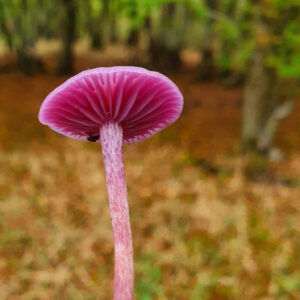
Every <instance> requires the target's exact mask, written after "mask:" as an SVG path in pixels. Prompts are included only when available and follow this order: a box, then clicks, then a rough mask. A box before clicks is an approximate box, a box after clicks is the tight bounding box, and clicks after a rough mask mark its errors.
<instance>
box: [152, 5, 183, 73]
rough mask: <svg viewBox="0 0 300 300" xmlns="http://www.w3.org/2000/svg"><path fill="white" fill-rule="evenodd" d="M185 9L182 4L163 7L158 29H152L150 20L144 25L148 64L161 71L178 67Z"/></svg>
mask: <svg viewBox="0 0 300 300" xmlns="http://www.w3.org/2000/svg"><path fill="white" fill-rule="evenodd" d="M186 13H187V11H186V8H185V6H184V5H183V4H182V3H178V2H177V3H168V4H166V5H164V6H163V9H162V15H161V23H160V26H159V28H153V27H152V26H151V25H152V24H151V22H149V21H150V19H148V21H147V23H146V27H147V28H148V32H149V36H150V38H149V40H150V43H149V58H150V64H151V65H153V66H155V67H156V68H159V69H161V70H165V71H168V70H171V71H174V70H177V69H178V68H179V67H180V64H181V61H180V51H181V47H182V43H183V40H184V36H185V35H184V33H185V28H186Z"/></svg>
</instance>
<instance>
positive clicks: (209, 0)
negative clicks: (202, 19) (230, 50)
mask: <svg viewBox="0 0 300 300" xmlns="http://www.w3.org/2000/svg"><path fill="white" fill-rule="evenodd" d="M205 2H206V6H207V8H208V9H209V10H211V11H215V10H216V9H217V6H218V3H217V0H205ZM213 24H214V19H213V18H212V17H210V16H209V17H208V19H207V21H206V24H205V33H204V37H203V39H202V45H203V48H202V50H201V62H200V64H199V67H198V75H197V77H198V80H200V81H207V80H211V79H212V77H213V76H214V51H213V39H214V32H213Z"/></svg>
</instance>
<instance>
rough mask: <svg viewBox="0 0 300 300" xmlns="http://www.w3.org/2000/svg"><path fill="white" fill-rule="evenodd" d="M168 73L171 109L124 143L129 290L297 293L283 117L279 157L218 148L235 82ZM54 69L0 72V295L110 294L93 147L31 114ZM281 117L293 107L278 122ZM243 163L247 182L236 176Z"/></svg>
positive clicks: (284, 299) (293, 154)
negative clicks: (171, 120) (177, 98)
mask: <svg viewBox="0 0 300 300" xmlns="http://www.w3.org/2000/svg"><path fill="white" fill-rule="evenodd" d="M16 79H17V80H16ZM174 79H175V81H176V82H177V83H179V85H180V86H181V88H182V89H183V90H184V93H185V95H186V101H187V103H186V108H185V112H184V115H183V117H182V118H181V120H180V121H179V122H178V123H176V124H175V125H174V126H172V127H170V128H169V129H167V130H166V131H164V132H162V133H160V134H158V135H156V136H155V137H153V138H151V139H150V140H148V141H145V142H144V143H141V144H137V145H132V146H128V147H126V148H125V149H124V152H125V153H124V154H125V161H126V176H127V182H128V192H129V202H130V211H131V222H132V231H133V238H134V250H135V271H136V298H137V300H148V299H156V300H166V299H168V300H170V299H174V300H202V299H210V300H221V299H222V300H223V299H236V300H256V299H262V300H271V299H272V300H273V299H278V300H288V299H299V298H300V260H299V253H300V203H299V195H300V192H299V187H298V186H297V176H298V177H299V173H300V154H299V149H300V147H299V141H295V132H297V128H293V130H292V131H291V133H290V136H291V138H290V139H288V137H286V136H284V139H283V140H279V143H280V141H284V143H285V144H284V145H287V146H286V148H285V151H286V152H287V153H289V155H290V157H289V161H285V162H284V163H281V164H273V165H271V166H269V167H268V168H266V166H265V165H264V163H263V162H260V161H259V159H257V158H253V157H241V156H238V155H236V154H235V153H236V152H235V151H233V150H232V148H233V146H232V145H234V143H235V142H236V138H237V136H238V125H237V124H238V121H239V108H238V106H237V105H235V103H236V101H237V99H239V97H240V91H238V90H236V91H223V90H222V88H221V87H219V86H217V85H205V86H199V85H197V84H194V83H191V82H190V81H189V79H187V77H186V76H185V75H182V77H179V76H174ZM62 80H63V78H55V77H51V76H40V77H34V78H26V77H24V76H23V75H20V74H9V75H1V78H0V81H1V82H2V83H3V82H4V83H5V84H3V85H1V86H0V99H1V100H0V101H1V105H2V103H3V104H4V106H3V107H4V109H3V111H2V109H1V114H0V138H1V140H0V141H1V143H0V147H1V148H0V168H1V173H0V299H8V300H15V299H16V300H18V299H22V300H23V299H26V300H27V299H45V300H46V299H47V300H48V299H76V300H77V299H100V300H101V299H104V300H105V299H112V282H113V243H112V232H111V226H110V217H109V211H108V203H107V195H106V188H105V178H104V169H103V164H102V158H101V149H100V146H99V145H95V144H91V143H82V142H77V141H72V140H70V139H67V138H64V137H62V136H59V135H57V134H55V133H52V132H50V130H49V129H47V128H43V127H42V126H41V125H39V124H38V122H37V120H36V115H37V111H38V108H39V105H40V102H41V100H42V99H43V97H44V96H45V95H46V94H47V93H48V92H49V91H50V90H51V89H52V88H54V87H55V86H56V84H58V82H61V81H62ZM204 93H206V94H204ZM218 97H222V99H227V98H228V101H227V102H226V105H225V107H224V106H222V105H223V104H222V105H221V107H218V106H217V105H216V106H214V102H213V99H218ZM202 98H203V102H202V104H201V105H199V106H197V99H201V101H202ZM205 99H210V100H211V102H210V101H207V102H205ZM215 103H219V102H218V101H217V100H216V102H215ZM232 103H233V104H232ZM296 113H297V114H298V113H299V112H297V111H296ZM216 114H218V115H219V116H222V118H220V117H215V116H216ZM298 116H299V114H298ZM298 119H299V117H298ZM293 120H294V121H293ZM289 122H290V123H289ZM291 122H292V123H291ZM293 122H298V121H297V115H293V116H291V118H290V121H288V122H287V123H286V124H287V125H285V126H287V127H284V128H283V129H282V131H284V130H286V129H285V128H289V126H291V124H293ZM298 132H299V128H298ZM288 145H292V146H288ZM297 151H298V152H297ZM199 158H204V159H206V160H208V161H210V163H211V164H212V166H214V167H215V168H216V170H210V169H209V168H206V167H203V163H202V161H201V160H199ZM249 168H250V169H251V170H254V173H255V172H256V171H257V170H258V171H257V172H258V173H259V176H261V177H257V178H259V180H260V181H261V182H257V181H249V180H247V178H246V176H245V174H246V173H247V170H249ZM270 174H271V175H272V176H271V175H270ZM274 174H275V175H274ZM270 178H271V179H270ZM274 178H275V179H274ZM278 178H281V179H282V178H285V179H286V178H288V179H289V180H286V181H284V180H277V179H278Z"/></svg>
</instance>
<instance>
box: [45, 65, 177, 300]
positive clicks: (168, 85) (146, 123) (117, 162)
mask: <svg viewBox="0 0 300 300" xmlns="http://www.w3.org/2000/svg"><path fill="white" fill-rule="evenodd" d="M182 106H183V97H182V94H181V93H180V91H179V89H178V88H177V86H176V85H175V84H174V83H173V82H172V81H171V80H170V79H168V78H167V77H166V76H164V75H162V74H160V73H157V72H153V71H148V70H146V69H144V68H139V67H125V66H124V67H109V68H104V67H103V68H96V69H91V70H87V71H84V72H81V73H79V74H77V75H76V76H74V77H72V78H70V79H69V80H67V81H66V82H64V83H63V84H62V85H60V86H59V87H57V88H56V89H55V90H54V91H52V92H51V93H50V94H49V95H48V96H47V97H46V99H45V100H44V102H43V103H42V105H41V108H40V112H39V120H40V122H41V123H42V124H44V125H48V126H49V127H50V128H51V129H53V130H54V131H56V132H58V133H60V134H63V135H65V136H68V137H71V138H75V139H79V140H85V141H91V142H99V143H101V144H102V153H103V159H104V166H105V173H106V186H107V191H108V198H109V206H110V214H111V221H112V228H113V235H114V247H115V254H114V259H115V262H114V263H115V270H114V272H115V277H114V299H115V300H132V299H133V298H134V268H133V248H132V237H131V229H130V220H129V209H128V202H127V189H126V183H125V172H124V163H123V154H122V145H124V144H132V143H135V142H139V141H143V140H145V139H146V138H148V137H150V136H151V135H153V134H155V133H156V132H158V131H160V130H162V129H164V128H165V127H167V126H168V125H170V124H171V123H173V122H175V121H176V119H177V118H178V117H179V115H180V113H181V111H182Z"/></svg>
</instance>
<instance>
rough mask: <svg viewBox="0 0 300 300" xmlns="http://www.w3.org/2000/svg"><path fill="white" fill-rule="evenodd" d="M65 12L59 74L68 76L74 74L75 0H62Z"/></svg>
mask: <svg viewBox="0 0 300 300" xmlns="http://www.w3.org/2000/svg"><path fill="white" fill-rule="evenodd" d="M61 1H62V4H63V6H64V10H65V18H64V20H63V24H64V26H63V34H62V42H63V48H62V53H61V57H60V61H59V67H58V73H59V74H60V75H68V74H72V73H73V49H72V48H73V43H74V40H75V26H76V12H75V11H76V9H75V2H74V0H61Z"/></svg>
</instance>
